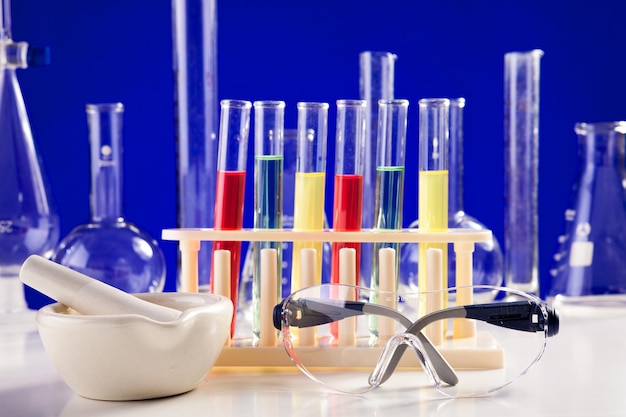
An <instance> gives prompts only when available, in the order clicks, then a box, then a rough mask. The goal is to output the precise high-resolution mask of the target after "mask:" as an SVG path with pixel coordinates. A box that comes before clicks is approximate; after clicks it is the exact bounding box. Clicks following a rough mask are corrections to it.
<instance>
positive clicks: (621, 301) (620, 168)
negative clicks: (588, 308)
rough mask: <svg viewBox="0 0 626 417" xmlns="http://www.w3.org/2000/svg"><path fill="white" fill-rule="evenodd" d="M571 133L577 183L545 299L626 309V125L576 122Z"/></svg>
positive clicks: (568, 305)
mask: <svg viewBox="0 0 626 417" xmlns="http://www.w3.org/2000/svg"><path fill="white" fill-rule="evenodd" d="M575 131H576V133H577V134H578V169H577V180H576V182H575V184H574V187H573V191H572V201H571V203H570V205H569V207H568V209H567V210H566V211H565V232H564V234H563V235H561V236H560V237H559V243H560V247H559V249H558V251H557V252H556V254H555V255H554V260H555V265H554V267H553V268H552V269H551V271H550V274H551V276H552V286H551V289H550V291H549V294H548V296H549V297H555V296H556V298H557V299H556V300H555V302H556V301H558V302H559V304H561V305H562V306H563V307H575V306H577V305H592V306H594V307H613V306H615V305H622V306H626V256H625V254H626V171H625V168H624V158H625V156H624V146H625V145H624V137H625V134H626V122H625V121H621V122H606V123H578V124H576V126H575ZM624 311H626V310H624Z"/></svg>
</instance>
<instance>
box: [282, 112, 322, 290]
mask: <svg viewBox="0 0 626 417" xmlns="http://www.w3.org/2000/svg"><path fill="white" fill-rule="evenodd" d="M297 106H298V130H297V149H296V155H297V156H296V175H295V193H294V200H293V207H294V211H293V220H294V221H293V228H294V230H298V231H302V230H314V231H319V230H322V229H324V226H325V225H324V223H325V218H326V215H325V212H324V202H325V195H326V152H327V138H328V107H329V106H328V103H313V102H300V103H298V104H297ZM327 246H328V245H327V244H325V243H323V242H294V244H293V253H292V261H293V262H292V270H291V291H289V292H290V293H291V292H292V291H296V290H299V289H300V288H302V280H301V270H300V268H301V264H300V255H301V251H302V249H305V248H311V249H315V252H316V263H315V265H316V270H315V283H316V284H321V283H322V272H323V266H322V265H323V258H324V252H328V249H326V250H325V249H324V247H327ZM287 295H288V294H283V296H287Z"/></svg>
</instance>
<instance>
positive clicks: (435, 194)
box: [417, 98, 471, 305]
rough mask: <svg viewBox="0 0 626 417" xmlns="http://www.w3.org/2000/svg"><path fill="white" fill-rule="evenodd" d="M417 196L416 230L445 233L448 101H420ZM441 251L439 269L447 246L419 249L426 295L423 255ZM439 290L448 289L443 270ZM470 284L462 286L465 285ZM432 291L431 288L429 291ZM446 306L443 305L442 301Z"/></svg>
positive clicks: (420, 278)
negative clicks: (432, 251) (434, 250)
mask: <svg viewBox="0 0 626 417" xmlns="http://www.w3.org/2000/svg"><path fill="white" fill-rule="evenodd" d="M418 104H419V179H418V181H419V183H418V186H419V196H418V221H419V224H418V229H419V230H423V231H446V230H447V229H448V151H449V150H448V146H449V144H448V134H449V130H448V129H449V127H448V126H449V110H450V100H448V99H446V98H428V99H421V100H420V101H419V103H418ZM431 248H432V249H440V250H441V251H442V265H448V256H447V255H448V248H447V244H445V243H444V244H441V243H424V244H420V245H419V247H418V264H417V267H418V271H417V278H418V279H417V280H418V288H419V290H420V291H426V290H427V289H428V288H427V285H426V253H427V251H428V249H431ZM441 275H442V276H441V279H442V282H441V283H440V285H441V288H447V287H448V268H443V270H442V274H441ZM468 284H470V285H471V283H465V284H463V285H468ZM431 289H433V288H431ZM444 305H445V301H444Z"/></svg>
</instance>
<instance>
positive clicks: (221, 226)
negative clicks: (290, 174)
mask: <svg viewBox="0 0 626 417" xmlns="http://www.w3.org/2000/svg"><path fill="white" fill-rule="evenodd" d="M220 105H221V116H220V134H219V145H218V146H219V149H218V157H217V181H216V182H217V186H216V190H215V215H214V217H215V223H214V228H215V229H216V230H240V229H241V228H242V226H243V207H244V194H245V184H246V156H247V154H248V134H249V130H250V129H249V127H250V108H251V107H252V103H250V102H249V101H244V100H222V101H221V103H220ZM217 250H228V251H230V298H231V300H232V302H233V305H234V306H237V291H238V289H239V273H240V268H239V259H240V256H241V241H232V242H214V243H213V253H215V251H217ZM213 287H214V280H213V270H211V290H213ZM236 315H237V313H236V309H235V312H233V320H232V324H231V336H233V335H234V333H235V317H236Z"/></svg>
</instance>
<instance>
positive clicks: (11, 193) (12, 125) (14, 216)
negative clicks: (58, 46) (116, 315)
mask: <svg viewBox="0 0 626 417" xmlns="http://www.w3.org/2000/svg"><path fill="white" fill-rule="evenodd" d="M10 6H11V2H10V0H2V2H1V3H0V7H1V9H0V149H1V151H0V184H1V185H0V323H1V322H4V321H7V322H15V321H16V320H21V319H26V320H32V317H31V315H30V314H29V310H28V309H27V305H26V300H25V298H24V291H23V285H22V283H21V281H20V280H19V277H18V274H19V270H20V267H21V265H22V263H23V262H24V261H25V260H26V258H27V257H28V256H29V255H32V254H38V255H43V256H49V255H50V253H51V252H52V250H53V249H54V246H55V245H56V244H57V242H58V239H59V217H58V215H57V210H56V205H55V202H54V200H53V198H52V192H51V188H50V185H49V183H48V180H47V179H46V176H45V171H44V168H43V165H42V161H41V159H40V155H39V153H38V151H37V147H36V144H35V141H34V138H33V133H32V131H31V128H30V122H29V120H28V114H27V112H26V106H25V104H24V98H23V96H22V91H21V89H20V85H19V83H18V80H17V74H16V70H17V69H24V68H28V67H31V66H38V65H48V63H49V51H48V50H47V48H37V47H33V46H31V45H29V44H28V43H26V42H14V41H13V39H12V37H11V29H12V28H11V7H10Z"/></svg>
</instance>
